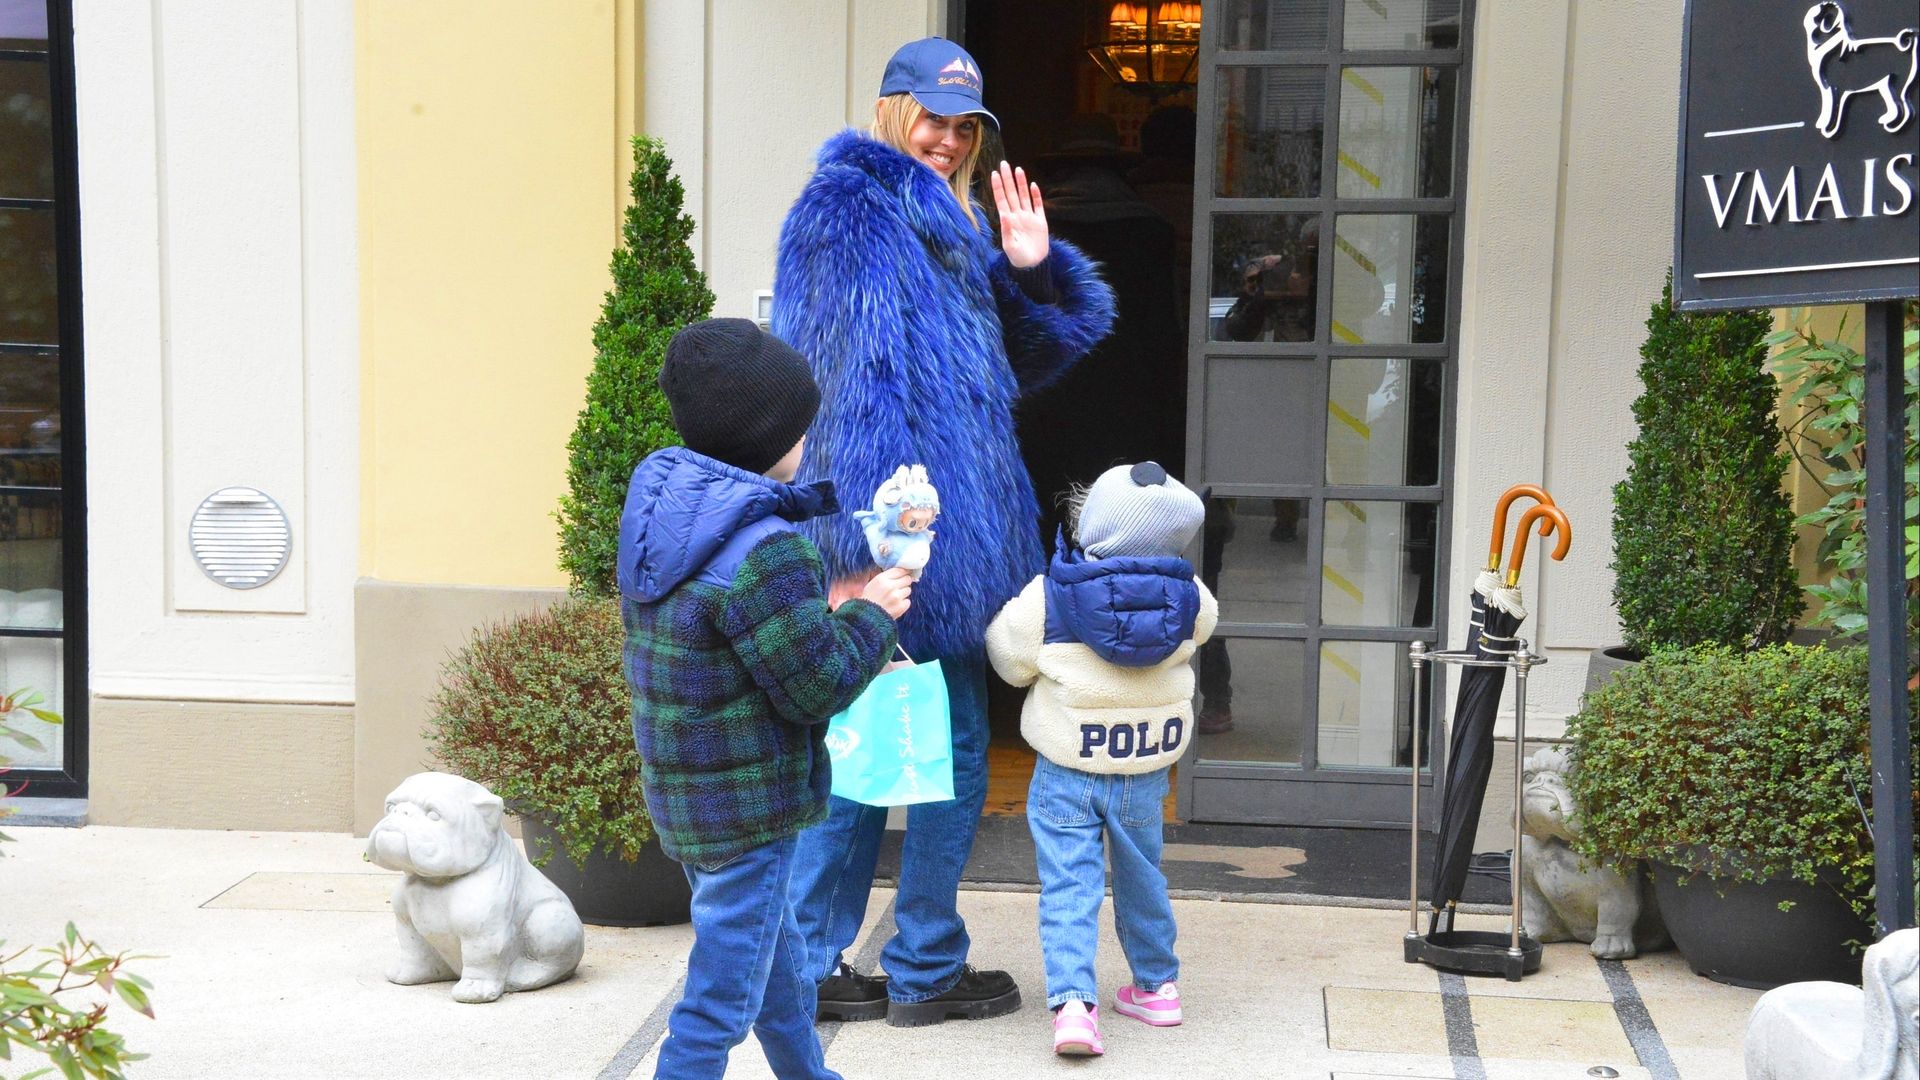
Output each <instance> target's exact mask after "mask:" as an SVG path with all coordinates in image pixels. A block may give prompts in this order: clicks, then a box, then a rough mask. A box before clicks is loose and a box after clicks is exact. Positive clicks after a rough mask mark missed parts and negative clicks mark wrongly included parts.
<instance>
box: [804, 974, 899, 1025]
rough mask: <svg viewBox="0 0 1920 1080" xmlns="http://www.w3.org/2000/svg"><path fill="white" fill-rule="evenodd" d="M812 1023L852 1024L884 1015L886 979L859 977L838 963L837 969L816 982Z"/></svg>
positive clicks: (881, 976)
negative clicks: (836, 1022)
mask: <svg viewBox="0 0 1920 1080" xmlns="http://www.w3.org/2000/svg"><path fill="white" fill-rule="evenodd" d="M819 996H820V1004H819V1006H818V1007H817V1008H816V1009H815V1010H814V1014H813V1015H814V1018H815V1019H816V1020H839V1021H842V1022H845V1023H852V1022H855V1021H859V1020H878V1019H880V1018H881V1017H883V1016H885V1015H887V977H886V976H885V975H862V974H860V973H859V972H857V971H855V970H853V968H852V966H851V965H849V964H847V963H845V962H842V963H841V965H840V970H839V971H836V972H834V973H833V974H831V975H829V976H827V977H826V978H824V979H822V980H820V989H819Z"/></svg>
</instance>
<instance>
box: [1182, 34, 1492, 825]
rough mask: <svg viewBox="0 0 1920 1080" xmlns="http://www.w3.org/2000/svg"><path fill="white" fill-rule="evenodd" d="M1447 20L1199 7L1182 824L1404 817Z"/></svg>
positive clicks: (1461, 87) (1439, 559)
mask: <svg viewBox="0 0 1920 1080" xmlns="http://www.w3.org/2000/svg"><path fill="white" fill-rule="evenodd" d="M1471 17H1472V8H1471V3H1470V0H1367V2H1365V3H1361V2H1359V0H1353V2H1351V3H1349V2H1345V0H1223V2H1221V3H1217V4H1210V5H1208V8H1207V20H1208V25H1207V26H1206V27H1205V28H1204V30H1203V44H1202V54H1201V64H1202V68H1201V83H1200V117H1201V123H1200V146H1199V174H1198V176H1197V177H1196V184H1197V190H1196V200H1195V220H1194V228H1195V241H1196V245H1195V246H1196V248H1197V249H1200V250H1199V251H1197V252H1196V254H1200V255H1201V256H1202V257H1199V258H1196V259H1195V260H1194V263H1195V265H1194V269H1193V282H1192V287H1193V293H1194V296H1193V304H1194V310H1195V315H1196V318H1195V320H1194V325H1195V326H1196V330H1195V332H1194V333H1193V335H1192V340H1191V341H1190V343H1189V349H1190V354H1189V355H1190V363H1189V377H1190V395H1191V396H1190V400H1191V402H1192V404H1191V406H1190V415H1189V436H1188V462H1189V466H1188V469H1189V472H1190V473H1191V474H1193V475H1192V478H1191V479H1192V480H1193V481H1195V482H1197V483H1198V484H1201V485H1205V486H1206V487H1207V488H1208V489H1209V503H1208V514H1207V521H1206V526H1205V529H1204V530H1203V534H1202V542H1201V552H1200V555H1201V575H1202V577H1203V579H1204V580H1205V581H1206V582H1207V584H1208V586H1209V587H1211V588H1212V589H1213V591H1214V592H1215V594H1216V595H1217V596H1218V597H1219V599H1220V630H1219V636H1218V637H1217V638H1216V639H1215V641H1213V642H1211V643H1209V644H1208V645H1207V646H1206V647H1205V648H1203V649H1202V650H1201V653H1200V656H1199V660H1198V665H1197V667H1198V683H1199V691H1198V694H1199V697H1198V702H1197V704H1198V707H1199V720H1198V727H1199V740H1198V743H1197V745H1196V749H1195V752H1194V757H1193V758H1192V759H1191V761H1190V764H1189V766H1187V767H1183V769H1182V770H1181V791H1180V800H1181V804H1180V808H1181V813H1182V815H1183V816H1185V817H1187V818H1189V819H1191V820H1199V821H1245V822H1276V823H1294V824H1356V825H1389V824H1394V823H1396V822H1397V823H1399V824H1402V825H1404V824H1405V822H1406V814H1407V789H1406V784H1407V780H1408V777H1407V771H1406V770H1407V768H1408V765H1409V764H1410V762H1411V759H1412V752H1413V748H1414V740H1415V739H1416V738H1419V739H1421V740H1423V743H1422V746H1423V749H1422V753H1421V758H1422V760H1423V761H1426V760H1428V759H1429V758H1430V755H1429V754H1428V753H1427V752H1426V750H1425V748H1424V747H1425V742H1424V740H1425V738H1426V735H1425V733H1424V732H1416V731H1415V730H1414V726H1413V720H1412V718H1413V716H1414V715H1415V710H1414V709H1413V702H1412V699H1411V680H1410V678H1409V676H1408V672H1407V659H1406V657H1407V649H1408V646H1409V644H1410V643H1411V642H1413V641H1415V640H1419V639H1426V640H1433V639H1434V637H1435V632H1436V631H1435V627H1437V626H1441V625H1444V621H1445V617H1446V612H1445V603H1444V601H1445V598H1444V597H1442V596H1441V595H1440V594H1439V581H1438V577H1439V570H1440V568H1441V567H1442V566H1444V565H1446V562H1445V553H1444V551H1443V550H1442V549H1441V540H1440V538H1441V537H1443V536H1444V535H1446V517H1447V513H1448V503H1447V491H1446V488H1445V486H1444V478H1445V477H1446V476H1448V475H1449V473H1450V471H1451V452H1452V451H1451V446H1452V437H1451V429H1450V417H1451V405H1450V388H1451V386H1452V385H1453V367H1454V363H1453V361H1454V359H1455V356H1456V349H1455V344H1454V340H1455V336H1456V328H1457V322H1458V309H1459V295H1458V294H1459V290H1458V287H1457V283H1458V281H1459V276H1460V270H1459V263H1460V241H1459V230H1460V214H1459V212H1458V209H1459V205H1460V189H1461V183H1462V179H1463V178H1464V176H1465V161H1466V153H1465V146H1464V132H1465V130H1466V100H1465V97H1466V95H1465V87H1466V86H1467V72H1466V64H1467V57H1468V55H1469V48H1468V33H1469V29H1470V23H1471ZM1202 245H1204V247H1203V246H1202ZM1424 771H1425V770H1423V772H1424Z"/></svg>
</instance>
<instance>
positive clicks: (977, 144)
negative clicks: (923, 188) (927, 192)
mask: <svg viewBox="0 0 1920 1080" xmlns="http://www.w3.org/2000/svg"><path fill="white" fill-rule="evenodd" d="M925 115H927V109H926V107H925V106H923V105H921V104H920V103H919V102H918V101H916V100H914V97H913V95H912V94H908V93H899V94H888V95H887V96H886V97H883V98H881V99H880V100H879V101H878V102H877V103H875V105H874V110H873V126H872V127H870V128H868V129H867V132H868V134H870V135H872V136H873V137H874V138H875V139H878V140H879V141H881V142H883V143H886V144H887V145H888V146H891V147H893V148H894V149H895V150H898V151H900V152H901V153H903V154H909V155H910V154H912V153H913V150H912V148H911V147H910V146H909V144H908V142H907V133H908V132H910V131H912V130H913V125H915V124H917V123H919V122H920V118H921V117H922V116H925ZM980 125H981V121H980V120H978V119H977V118H976V119H975V121H974V130H973V145H972V146H970V147H968V148H967V152H966V155H965V156H963V157H962V158H961V159H960V165H959V167H958V168H956V169H954V170H953V175H952V176H949V177H947V187H949V188H951V189H952V190H953V197H954V199H955V200H957V201H958V202H959V203H960V211H961V212H962V213H964V214H966V215H967V220H968V221H970V222H972V223H973V224H975V225H978V224H980V219H979V218H977V217H975V216H974V213H973V195H972V189H973V172H974V169H975V168H977V167H978V166H979V164H980V148H981V146H982V145H984V143H985V142H986V140H985V139H983V138H982V137H981V135H982V132H981V130H980Z"/></svg>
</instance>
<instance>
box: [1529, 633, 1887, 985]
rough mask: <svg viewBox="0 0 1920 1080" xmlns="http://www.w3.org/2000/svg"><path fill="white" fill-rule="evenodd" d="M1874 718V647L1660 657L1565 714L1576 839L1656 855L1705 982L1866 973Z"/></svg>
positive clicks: (1667, 906)
mask: <svg viewBox="0 0 1920 1080" xmlns="http://www.w3.org/2000/svg"><path fill="white" fill-rule="evenodd" d="M1867 725H1868V719H1867V659H1866V650H1864V649H1860V648H1845V649H1827V648H1805V647H1802V646H1798V645H1790V644H1789V645H1769V646H1763V647H1761V648H1758V649H1753V650H1739V649H1733V648H1728V647H1726V646H1724V645H1706V646H1698V647H1695V648H1692V649H1684V650H1668V651H1662V652H1657V653H1654V654H1653V655H1651V656H1649V657H1648V658H1647V659H1646V660H1645V662H1643V663H1641V664H1638V665H1636V666H1634V667H1632V668H1630V669H1627V670H1625V671H1622V672H1621V673H1620V674H1619V675H1618V676H1617V677H1615V678H1614V679H1613V680H1612V681H1611V682H1609V683H1608V684H1607V685H1606V686H1604V687H1602V688H1600V689H1599V690H1597V691H1596V692H1595V693H1594V694H1593V695H1592V696H1591V697H1589V698H1588V699H1587V701H1586V703H1585V705H1584V707H1583V708H1582V709H1581V711H1580V712H1579V713H1578V714H1576V715H1575V716H1573V717H1572V718H1571V719H1569V720H1568V722H1567V734H1568V736H1569V737H1570V738H1571V739H1572V740H1573V769H1572V772H1571V773H1570V775H1569V778H1568V784H1569V787H1570V789H1571V790H1572V793H1573V796H1574V801H1575V804H1576V805H1577V806H1578V807H1579V808H1580V810H1579V813H1580V814H1581V817H1582V822H1583V825H1584V828H1583V830H1582V832H1581V834H1580V837H1579V842H1578V845H1577V846H1578V848H1579V850H1580V851H1581V854H1582V855H1584V856H1585V857H1587V858H1589V859H1593V860H1596V861H1598V862H1600V863H1603V864H1607V865H1611V866H1614V867H1616V868H1619V869H1622V870H1623V871H1631V870H1632V869H1633V867H1634V866H1635V865H1636V864H1637V863H1638V862H1639V861H1641V860H1645V861H1646V862H1647V864H1648V866H1649V868H1650V869H1651V871H1652V873H1653V878H1654V885H1655V893H1656V896H1657V898H1658V901H1659V905H1660V911H1661V914H1662V916H1663V917H1664V918H1665V920H1666V924H1667V928H1668V930H1669V931H1671V933H1672V936H1673V940H1674V943H1675V945H1677V946H1678V947H1679V949H1680V952H1681V955H1682V956H1683V957H1684V958H1685V959H1686V961H1687V963H1688V965H1689V966H1690V967H1691V968H1692V969H1693V970H1694V971H1696V972H1698V973H1700V974H1702V975H1706V976H1708V977H1709V978H1713V979H1716V980H1718V981H1721V982H1728V983H1733V984H1735V985H1739V986H1753V987H1771V986H1776V985H1779V984H1781V983H1786V982H1796V981H1804V980H1819V979H1827V980H1833V981H1840V982H1857V981H1858V978H1859V970H1860V969H1859V961H1858V959H1857V958H1856V957H1855V956H1854V955H1853V954H1852V950H1851V949H1850V948H1849V943H1850V942H1854V941H1870V940H1872V923H1871V915H1872V907H1871V903H1870V901H1869V899H1868V896H1869V893H1868V889H1869V887H1870V886H1871V884H1872V881H1873V839H1872V836H1871V833H1870V831H1869V828H1868V825H1867V820H1866V816H1867V814H1868V813H1869V810H1868V807H1867V806H1866V804H1865V801H1864V800H1865V799H1866V797H1867V796H1868V794H1869V788H1870V784H1869V783H1868V774H1867V759H1866V746H1867ZM1916 746H1917V747H1920V743H1916Z"/></svg>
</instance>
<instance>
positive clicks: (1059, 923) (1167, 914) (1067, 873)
mask: <svg viewBox="0 0 1920 1080" xmlns="http://www.w3.org/2000/svg"><path fill="white" fill-rule="evenodd" d="M1167 772H1168V770H1166V769H1156V770H1155V771H1153V772H1147V773H1138V774H1136V775H1133V776H1108V775H1103V774H1098V773H1085V772H1081V771H1079V770H1078V769H1067V768H1062V767H1061V766H1059V765H1056V764H1054V763H1053V762H1051V761H1049V760H1047V759H1046V758H1044V757H1042V758H1040V759H1039V760H1038V761H1037V762H1035V763H1034V768H1033V784H1032V785H1031V786H1030V787H1029V788H1028V789H1027V825H1028V826H1029V827H1030V828H1031V829H1032V830H1033V847H1034V853H1035V854H1036V855H1037V856H1038V858H1039V863H1040V951H1041V953H1042V955H1043V956H1044V957H1045V959H1046V966H1047V1007H1048V1008H1050V1009H1057V1008H1059V1007H1060V1006H1061V1005H1064V1004H1066V1003H1067V1002H1069V1001H1074V1000H1079V1001H1084V1002H1087V1003H1088V1004H1092V1005H1097V1004H1099V1002H1100V993H1099V987H1098V985H1097V984H1096V983H1095V982H1094V974H1093V954H1094V947H1095V946H1096V945H1097V944H1098V943H1099V940H1100V900H1101V898H1102V897H1103V896H1105V894H1106V882H1107V867H1106V859H1105V857H1104V854H1103V852H1102V850H1101V841H1102V840H1103V839H1104V840H1105V841H1106V846H1107V849H1108V850H1110V851H1111V852H1112V853H1113V924H1114V929H1115V930H1117V931H1118V932H1119V936H1120V949H1121V951H1122V952H1124V953H1126V955H1127V966H1128V967H1130V968H1131V969H1132V970H1133V985H1134V986H1135V987H1137V988H1139V989H1141V990H1158V989H1159V988H1160V985H1161V984H1162V983H1168V982H1173V981H1175V980H1177V979H1178V978H1179V977H1180V960H1179V958H1178V957H1176V956H1175V955H1174V954H1173V940H1174V934H1175V931H1174V925H1173V902H1172V901H1171V900H1169V899H1168V898H1167V879H1166V875H1164V874H1162V873H1161V872H1160V826H1161V818H1160V806H1161V802H1162V801H1163V800H1165V799H1166V797H1167Z"/></svg>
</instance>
